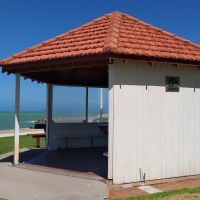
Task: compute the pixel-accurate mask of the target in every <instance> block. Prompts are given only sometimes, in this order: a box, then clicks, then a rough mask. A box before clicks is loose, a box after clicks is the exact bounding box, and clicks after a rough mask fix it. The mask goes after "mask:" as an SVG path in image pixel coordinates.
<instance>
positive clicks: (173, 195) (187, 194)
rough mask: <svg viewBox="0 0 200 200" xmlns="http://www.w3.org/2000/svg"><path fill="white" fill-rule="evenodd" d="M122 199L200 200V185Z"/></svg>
mask: <svg viewBox="0 0 200 200" xmlns="http://www.w3.org/2000/svg"><path fill="white" fill-rule="evenodd" d="M121 200H200V187H198V188H190V189H189V188H188V189H181V190H173V191H169V192H162V193H157V194H152V195H146V196H140V197H129V198H124V199H121Z"/></svg>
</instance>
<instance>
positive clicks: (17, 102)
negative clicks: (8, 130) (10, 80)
mask: <svg viewBox="0 0 200 200" xmlns="http://www.w3.org/2000/svg"><path fill="white" fill-rule="evenodd" d="M19 118H20V75H19V74H16V75H15V131H14V132H15V133H14V165H18V164H19V129H20V127H19V120H20V119H19Z"/></svg>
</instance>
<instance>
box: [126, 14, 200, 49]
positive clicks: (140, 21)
mask: <svg viewBox="0 0 200 200" xmlns="http://www.w3.org/2000/svg"><path fill="white" fill-rule="evenodd" d="M123 15H126V16H127V17H129V18H132V19H134V20H137V21H138V22H139V23H142V24H144V25H146V26H149V27H151V28H153V29H156V30H157V31H160V32H162V33H164V34H166V35H170V36H173V37H174V38H175V39H177V40H179V41H181V42H186V43H188V44H190V45H193V46H195V47H197V48H200V44H198V43H194V42H192V41H190V40H187V39H185V38H182V37H180V36H178V35H176V34H173V33H170V32H168V31H166V30H165V29H163V28H158V27H156V26H154V25H151V24H149V23H147V22H144V21H142V20H140V19H137V18H135V17H133V16H130V15H128V14H123Z"/></svg>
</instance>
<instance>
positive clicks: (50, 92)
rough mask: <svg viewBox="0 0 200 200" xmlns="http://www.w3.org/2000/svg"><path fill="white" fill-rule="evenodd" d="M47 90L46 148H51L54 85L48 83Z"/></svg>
mask: <svg viewBox="0 0 200 200" xmlns="http://www.w3.org/2000/svg"><path fill="white" fill-rule="evenodd" d="M46 91H47V99H46V149H49V140H50V124H51V122H52V104H53V86H52V85H49V84H47V89H46Z"/></svg>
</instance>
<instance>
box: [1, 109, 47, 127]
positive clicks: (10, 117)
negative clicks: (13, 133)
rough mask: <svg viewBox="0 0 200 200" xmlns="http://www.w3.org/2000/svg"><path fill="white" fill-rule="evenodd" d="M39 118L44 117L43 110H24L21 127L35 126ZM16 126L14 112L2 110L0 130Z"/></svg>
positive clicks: (21, 115) (21, 116)
mask: <svg viewBox="0 0 200 200" xmlns="http://www.w3.org/2000/svg"><path fill="white" fill-rule="evenodd" d="M37 119H44V113H43V112H22V113H21V114H20V127H21V128H27V127H30V126H33V122H34V121H35V120H37ZM13 128H14V113H12V112H0V130H4V129H13Z"/></svg>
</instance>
